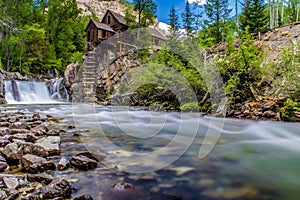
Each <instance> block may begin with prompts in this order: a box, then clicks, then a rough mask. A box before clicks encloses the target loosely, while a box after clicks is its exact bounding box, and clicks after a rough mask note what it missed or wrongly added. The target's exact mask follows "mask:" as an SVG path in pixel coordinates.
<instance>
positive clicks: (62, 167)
mask: <svg viewBox="0 0 300 200" xmlns="http://www.w3.org/2000/svg"><path fill="white" fill-rule="evenodd" d="M69 165H70V164H69V161H68V159H67V158H66V157H62V158H61V159H60V161H59V163H58V165H57V169H58V170H61V171H63V170H66V169H68V168H69Z"/></svg>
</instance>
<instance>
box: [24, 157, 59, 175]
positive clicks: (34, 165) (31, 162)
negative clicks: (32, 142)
mask: <svg viewBox="0 0 300 200" xmlns="http://www.w3.org/2000/svg"><path fill="white" fill-rule="evenodd" d="M21 168H22V170H24V171H27V172H29V173H38V172H44V171H46V170H55V164H54V163H53V162H52V161H48V160H47V159H45V158H42V157H39V156H36V155H32V154H27V155H24V156H23V157H22V159H21Z"/></svg>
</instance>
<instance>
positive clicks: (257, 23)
mask: <svg viewBox="0 0 300 200" xmlns="http://www.w3.org/2000/svg"><path fill="white" fill-rule="evenodd" d="M265 10H266V4H265V1H264V0H246V2H245V6H244V9H243V13H242V14H241V16H240V23H241V29H242V30H243V31H245V30H246V28H247V27H248V30H249V32H250V33H255V32H258V31H261V30H262V29H265V28H266V27H267V26H266V25H267V24H268V20H267V19H268V18H267V15H266V12H265Z"/></svg>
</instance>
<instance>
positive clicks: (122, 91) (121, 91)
mask: <svg viewBox="0 0 300 200" xmlns="http://www.w3.org/2000/svg"><path fill="white" fill-rule="evenodd" d="M128 90H129V89H128V86H127V84H126V83H125V82H124V81H122V82H121V83H120V86H119V89H118V91H119V94H125V93H126V92H127V91H128Z"/></svg>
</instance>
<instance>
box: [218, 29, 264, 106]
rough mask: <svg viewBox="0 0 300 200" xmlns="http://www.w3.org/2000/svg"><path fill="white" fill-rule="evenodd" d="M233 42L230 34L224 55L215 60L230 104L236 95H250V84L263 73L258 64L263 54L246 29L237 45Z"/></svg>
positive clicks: (244, 97) (243, 97)
mask: <svg viewBox="0 0 300 200" xmlns="http://www.w3.org/2000/svg"><path fill="white" fill-rule="evenodd" d="M235 42H237V41H235V38H234V37H233V36H231V37H230V38H229V39H228V41H227V49H226V55H224V56H222V57H221V58H220V59H219V60H217V61H216V65H217V66H218V67H219V70H220V72H221V75H222V77H223V81H224V83H225V92H226V94H227V95H228V97H229V103H231V104H232V103H234V102H233V101H234V97H235V96H238V95H240V96H241V98H242V99H248V97H249V96H251V95H249V94H251V91H250V90H249V86H250V84H251V83H254V82H256V81H258V80H260V79H261V77H262V74H263V73H262V69H261V67H260V65H261V63H262V61H263V57H264V56H263V54H262V51H261V50H260V49H258V48H257V47H256V45H255V44H254V41H253V38H252V37H251V35H250V34H249V33H248V32H247V30H246V32H245V33H244V35H242V37H241V38H240V40H239V46H238V47H236V46H235V45H234V44H235Z"/></svg>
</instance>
